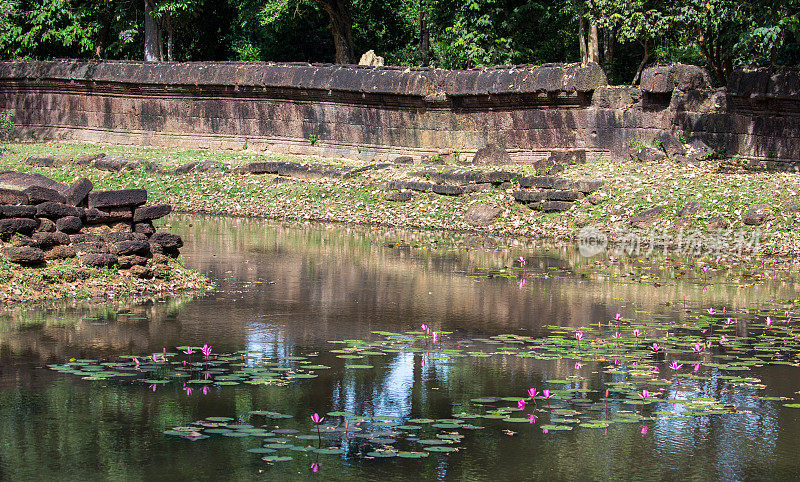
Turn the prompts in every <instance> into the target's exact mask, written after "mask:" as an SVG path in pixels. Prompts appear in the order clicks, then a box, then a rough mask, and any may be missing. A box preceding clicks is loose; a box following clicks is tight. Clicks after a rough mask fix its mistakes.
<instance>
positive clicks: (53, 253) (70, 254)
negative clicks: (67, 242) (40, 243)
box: [44, 245, 77, 260]
mask: <svg viewBox="0 0 800 482" xmlns="http://www.w3.org/2000/svg"><path fill="white" fill-rule="evenodd" d="M75 256H77V254H76V253H75V248H74V247H72V246H63V245H61V246H54V247H53V249H51V250H49V251H47V252H45V253H44V257H45V259H48V260H57V259H69V258H74V257H75Z"/></svg>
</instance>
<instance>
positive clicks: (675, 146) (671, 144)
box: [656, 132, 686, 159]
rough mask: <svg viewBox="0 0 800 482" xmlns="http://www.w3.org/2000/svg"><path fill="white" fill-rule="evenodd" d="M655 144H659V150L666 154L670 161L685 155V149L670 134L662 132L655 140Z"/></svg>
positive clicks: (673, 135)
mask: <svg viewBox="0 0 800 482" xmlns="http://www.w3.org/2000/svg"><path fill="white" fill-rule="evenodd" d="M656 142H658V143H660V144H661V148H662V149H664V152H666V153H667V156H669V158H670V159H675V158H677V157H678V156H685V155H686V147H685V146H684V145H683V143H682V142H681V141H679V140H678V138H677V137H675V134H673V133H671V132H664V133H662V134H661V135H660V136H658V137H657V138H656Z"/></svg>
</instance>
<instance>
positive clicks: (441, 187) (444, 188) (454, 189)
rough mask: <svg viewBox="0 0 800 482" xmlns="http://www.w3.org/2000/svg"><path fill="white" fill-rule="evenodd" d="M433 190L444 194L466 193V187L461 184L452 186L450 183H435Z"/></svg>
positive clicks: (456, 194) (457, 194)
mask: <svg viewBox="0 0 800 482" xmlns="http://www.w3.org/2000/svg"><path fill="white" fill-rule="evenodd" d="M431 191H433V192H435V193H436V194H441V195H443V196H460V195H462V194H464V189H463V188H462V187H461V186H450V185H448V184H434V185H433V187H431Z"/></svg>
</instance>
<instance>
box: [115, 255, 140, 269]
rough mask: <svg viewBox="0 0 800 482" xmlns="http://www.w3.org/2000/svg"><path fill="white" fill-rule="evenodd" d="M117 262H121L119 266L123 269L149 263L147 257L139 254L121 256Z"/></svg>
mask: <svg viewBox="0 0 800 482" xmlns="http://www.w3.org/2000/svg"><path fill="white" fill-rule="evenodd" d="M117 263H119V267H120V268H122V269H129V268H131V267H132V266H144V265H146V264H147V258H145V257H144V256H137V255H135V254H134V255H130V256H119V257H118V259H117Z"/></svg>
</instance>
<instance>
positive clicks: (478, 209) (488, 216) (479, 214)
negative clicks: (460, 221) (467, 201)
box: [464, 204, 503, 226]
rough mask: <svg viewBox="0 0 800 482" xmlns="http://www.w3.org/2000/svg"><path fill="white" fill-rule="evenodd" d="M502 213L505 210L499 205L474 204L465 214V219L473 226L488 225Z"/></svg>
mask: <svg viewBox="0 0 800 482" xmlns="http://www.w3.org/2000/svg"><path fill="white" fill-rule="evenodd" d="M502 213H503V210H502V209H501V208H499V207H495V206H487V205H485V204H473V205H472V206H470V207H468V208H467V212H466V213H465V214H464V221H466V222H468V223H469V224H472V225H473V226H488V225H490V224H492V223H494V222H495V220H497V218H499V217H500V215H501V214H502Z"/></svg>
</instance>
